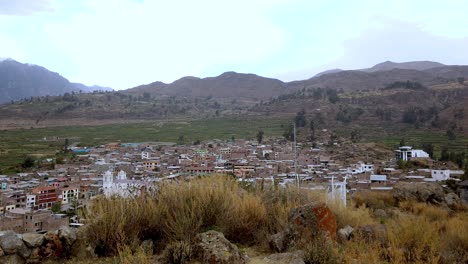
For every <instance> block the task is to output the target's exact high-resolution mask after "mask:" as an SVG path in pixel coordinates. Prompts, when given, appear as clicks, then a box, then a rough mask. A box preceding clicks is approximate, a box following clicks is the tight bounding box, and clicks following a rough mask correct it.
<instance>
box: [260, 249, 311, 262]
mask: <svg viewBox="0 0 468 264" xmlns="http://www.w3.org/2000/svg"><path fill="white" fill-rule="evenodd" d="M263 261H264V262H265V263H269V264H284V263H289V264H305V262H304V251H302V250H296V251H293V252H286V253H277V254H272V255H270V256H268V257H265V258H264V259H263Z"/></svg>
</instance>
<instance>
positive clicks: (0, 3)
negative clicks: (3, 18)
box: [0, 0, 54, 16]
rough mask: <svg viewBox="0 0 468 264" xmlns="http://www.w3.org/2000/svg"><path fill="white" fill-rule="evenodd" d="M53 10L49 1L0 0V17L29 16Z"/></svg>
mask: <svg viewBox="0 0 468 264" xmlns="http://www.w3.org/2000/svg"><path fill="white" fill-rule="evenodd" d="M53 10H54V9H53V8H52V5H51V3H50V1H49V0H0V15H12V16H30V15H34V14H36V13H41V12H53Z"/></svg>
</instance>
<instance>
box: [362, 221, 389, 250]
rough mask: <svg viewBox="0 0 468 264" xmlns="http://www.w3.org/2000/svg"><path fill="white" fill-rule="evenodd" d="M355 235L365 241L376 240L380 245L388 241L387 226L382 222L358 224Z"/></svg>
mask: <svg viewBox="0 0 468 264" xmlns="http://www.w3.org/2000/svg"><path fill="white" fill-rule="evenodd" d="M356 236H357V237H359V238H362V239H364V240H365V241H367V242H373V241H376V240H378V241H380V243H381V244H382V245H386V244H387V243H388V232H387V227H386V226H385V225H382V224H378V225H364V226H359V227H357V228H356Z"/></svg>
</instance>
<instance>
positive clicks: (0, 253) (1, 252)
mask: <svg viewBox="0 0 468 264" xmlns="http://www.w3.org/2000/svg"><path fill="white" fill-rule="evenodd" d="M1 256H5V251H3V249H2V248H1V247H0V257H1Z"/></svg>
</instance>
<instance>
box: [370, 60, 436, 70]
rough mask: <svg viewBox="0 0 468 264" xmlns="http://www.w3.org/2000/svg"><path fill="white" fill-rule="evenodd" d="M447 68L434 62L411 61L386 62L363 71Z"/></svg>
mask: <svg viewBox="0 0 468 264" xmlns="http://www.w3.org/2000/svg"><path fill="white" fill-rule="evenodd" d="M443 66H445V65H444V64H442V63H439V62H433V61H410V62H402V63H398V62H393V61H385V62H382V63H379V64H376V65H374V66H373V67H372V68H368V69H362V70H361V71H365V72H377V71H390V70H393V69H402V70H417V71H424V70H428V69H432V68H438V67H443Z"/></svg>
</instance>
